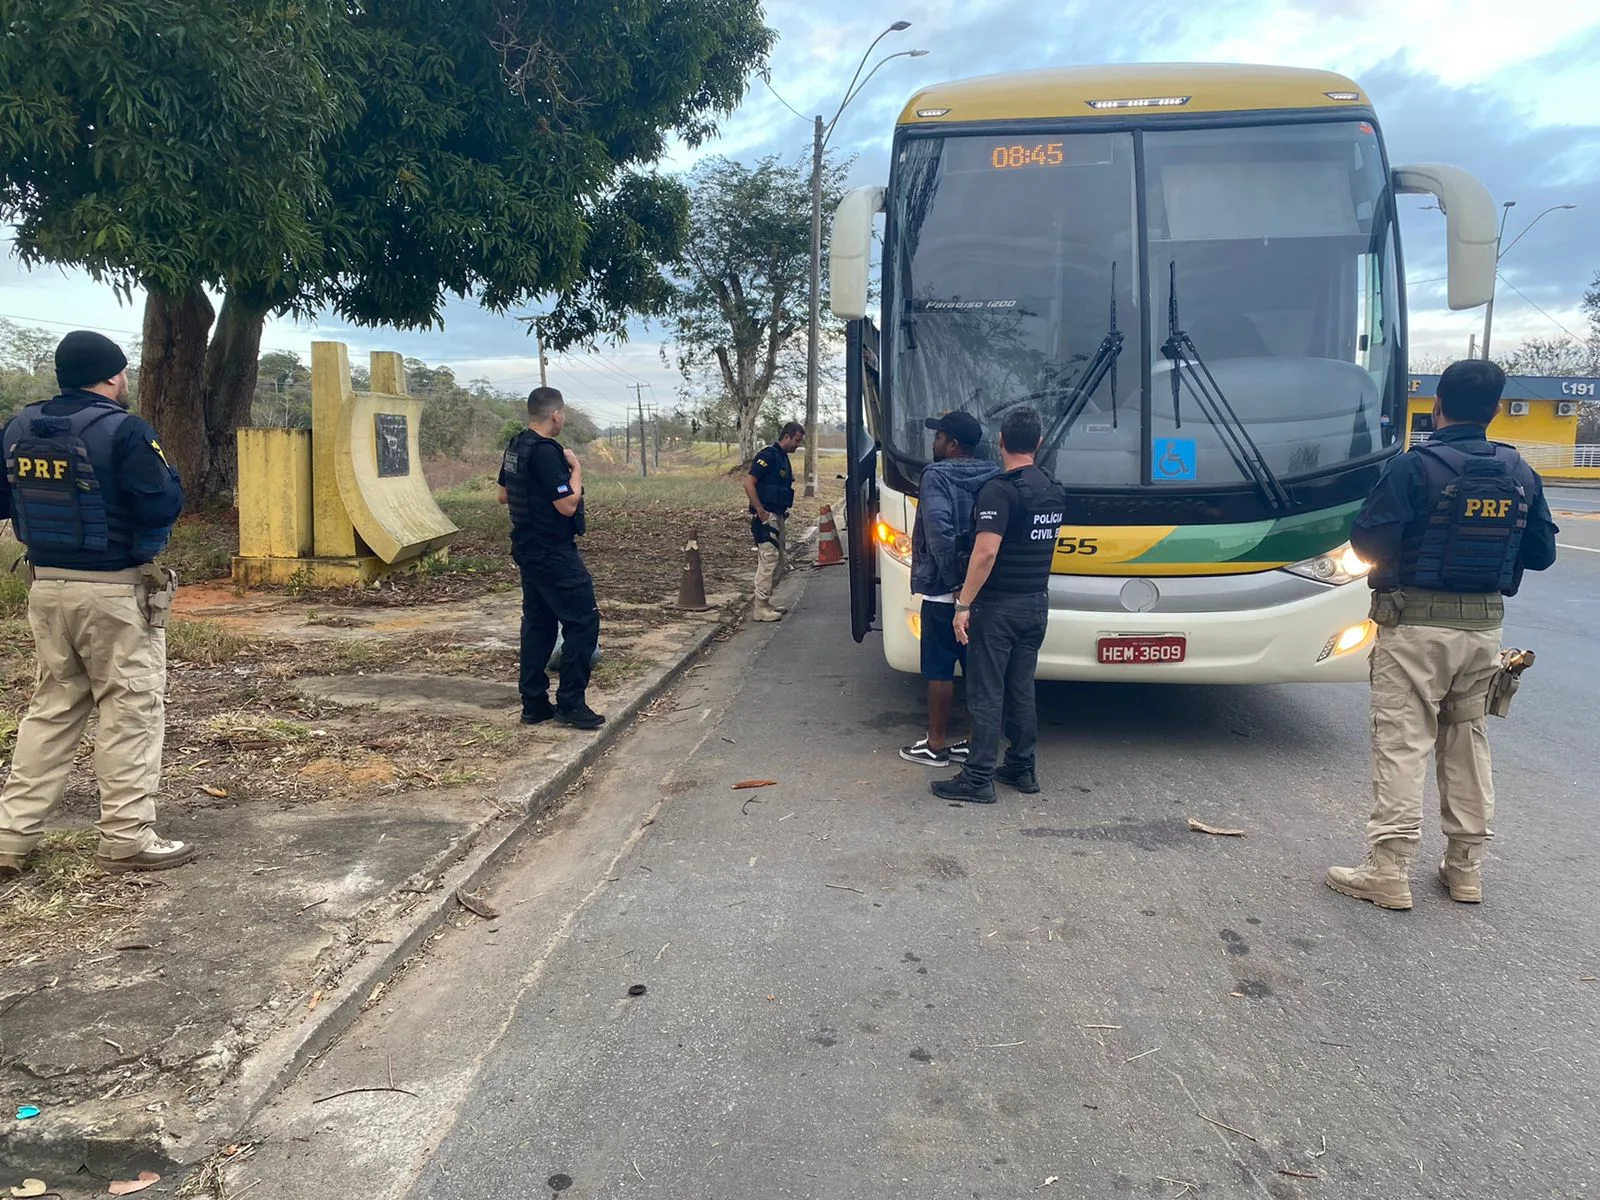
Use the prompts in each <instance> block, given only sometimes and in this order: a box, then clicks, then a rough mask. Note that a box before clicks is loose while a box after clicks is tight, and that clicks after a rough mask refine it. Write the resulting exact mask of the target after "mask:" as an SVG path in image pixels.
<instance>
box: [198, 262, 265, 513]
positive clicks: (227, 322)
mask: <svg viewBox="0 0 1600 1200" xmlns="http://www.w3.org/2000/svg"><path fill="white" fill-rule="evenodd" d="M266 320H267V305H266V304H265V302H264V301H262V300H261V299H259V298H258V297H255V296H252V295H250V294H248V293H245V292H240V291H229V292H228V294H227V295H226V296H225V297H224V298H223V301H222V312H221V313H219V314H218V316H217V328H216V332H215V333H214V334H213V335H212V338H211V347H210V349H209V350H207V352H206V361H205V385H204V393H203V394H204V406H205V431H206V444H207V458H206V473H205V478H204V481H203V483H202V485H201V489H200V490H201V492H202V494H203V495H204V497H205V499H206V501H207V502H209V503H216V502H217V501H224V500H226V501H231V500H232V499H233V491H234V488H235V487H236V486H237V484H238V481H239V442H238V438H237V437H236V436H235V434H236V432H237V430H238V429H239V427H240V426H241V425H245V424H248V423H249V420H250V405H251V402H252V401H253V400H254V399H255V394H256V374H257V368H258V367H259V365H260V361H261V331H262V328H263V327H264V326H265V324H266Z"/></svg>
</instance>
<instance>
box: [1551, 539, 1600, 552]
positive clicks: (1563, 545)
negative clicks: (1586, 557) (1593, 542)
mask: <svg viewBox="0 0 1600 1200" xmlns="http://www.w3.org/2000/svg"><path fill="white" fill-rule="evenodd" d="M1556 545H1557V546H1559V547H1561V549H1563V550H1582V551H1583V552H1584V553H1585V554H1600V550H1596V549H1595V548H1594V547H1593V546H1572V545H1568V544H1567V543H1566V542H1557V543H1556Z"/></svg>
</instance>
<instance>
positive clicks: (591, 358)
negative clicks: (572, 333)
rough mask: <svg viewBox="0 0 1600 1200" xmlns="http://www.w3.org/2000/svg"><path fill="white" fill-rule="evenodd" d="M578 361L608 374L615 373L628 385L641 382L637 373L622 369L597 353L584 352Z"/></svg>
mask: <svg viewBox="0 0 1600 1200" xmlns="http://www.w3.org/2000/svg"><path fill="white" fill-rule="evenodd" d="M578 361H579V362H582V363H588V364H589V365H591V366H594V367H598V368H599V369H600V370H602V371H605V372H607V373H608V374H611V375H615V376H616V377H617V378H618V379H621V380H622V381H624V382H625V383H626V384H627V385H628V386H629V387H632V386H633V385H634V384H636V383H641V382H643V381H642V380H641V379H640V378H639V377H638V376H637V375H635V374H633V373H632V372H631V371H627V370H624V369H623V368H622V367H619V366H617V365H616V364H615V363H613V362H611V361H610V360H609V359H606V358H602V357H600V356H599V355H598V354H595V355H588V354H586V355H584V356H583V357H581V358H579V359H578Z"/></svg>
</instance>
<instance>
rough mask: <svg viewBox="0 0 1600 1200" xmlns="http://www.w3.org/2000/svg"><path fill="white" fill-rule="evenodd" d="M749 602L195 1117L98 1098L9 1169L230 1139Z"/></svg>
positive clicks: (388, 926)
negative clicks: (177, 1117)
mask: <svg viewBox="0 0 1600 1200" xmlns="http://www.w3.org/2000/svg"><path fill="white" fill-rule="evenodd" d="M747 608H748V606H747V605H741V606H740V607H739V608H738V609H737V610H735V611H734V612H733V613H732V614H731V615H729V616H726V617H724V618H722V619H719V620H718V621H716V622H715V623H714V624H708V625H707V626H706V628H705V629H704V630H703V631H702V632H701V633H700V634H699V635H698V636H697V637H695V638H694V639H693V640H692V641H691V642H690V643H689V645H687V646H686V647H684V649H683V650H682V652H681V653H680V654H679V655H678V657H677V658H676V659H675V660H673V661H671V662H669V663H667V664H666V665H665V666H664V667H662V668H661V669H660V673H659V674H658V675H657V676H656V677H655V678H654V679H652V680H651V681H650V682H648V683H647V684H646V685H645V686H644V688H642V689H641V690H640V692H639V693H638V694H637V695H636V696H634V698H633V699H632V700H631V701H629V702H628V703H627V704H626V705H625V706H624V707H623V708H622V710H621V711H620V712H618V713H617V714H616V715H614V716H612V717H611V718H610V719H609V720H608V721H607V722H606V724H605V727H604V728H603V729H602V730H601V731H600V732H599V734H598V735H597V736H595V737H594V738H593V739H592V740H590V741H589V742H587V743H586V744H585V745H584V746H583V748H582V749H581V750H580V751H579V752H578V753H577V754H576V755H575V756H574V757H573V758H572V759H570V760H569V761H568V762H566V763H565V764H563V765H562V766H561V767H560V769H559V770H557V772H556V773H555V774H554V775H553V776H551V777H550V778H549V779H548V780H546V781H545V782H543V783H541V784H540V785H539V786H538V787H536V788H535V789H534V790H533V791H531V792H529V793H527V794H526V795H524V796H523V798H522V800H521V802H520V809H521V811H520V812H519V813H517V814H516V815H515V816H514V817H513V818H512V820H511V821H510V823H509V824H507V825H506V826H505V827H504V828H503V829H498V830H497V829H493V828H492V825H493V824H494V818H490V819H489V820H487V821H485V823H484V824H483V825H482V826H480V827H478V828H477V829H476V830H474V831H472V832H470V833H468V834H466V835H465V836H464V837H463V838H462V839H461V841H459V842H456V843H455V844H453V845H451V846H449V847H447V848H446V849H445V850H444V851H442V852H441V853H440V854H439V855H438V856H437V857H435V858H434V859H433V860H432V861H431V862H429V863H428V864H427V865H426V866H424V868H423V869H422V870H421V871H419V872H418V876H420V877H422V878H428V879H438V880H439V886H438V887H436V888H432V889H430V890H429V891H428V892H427V893H426V894H425V895H424V896H423V897H422V899H421V902H420V903H417V904H415V905H414V906H412V905H411V904H410V903H409V902H407V901H405V900H402V899H400V894H399V893H398V892H395V893H391V894H390V895H389V896H388V897H386V898H385V899H384V900H382V901H380V902H379V903H378V904H377V905H374V907H373V908H372V909H369V910H367V914H366V915H368V916H371V915H375V914H376V915H379V923H378V925H377V926H376V927H375V928H374V929H372V930H371V932H370V933H369V935H368V937H367V939H366V943H367V944H368V945H372V944H374V943H375V942H381V941H385V940H387V944H385V945H383V946H382V947H381V950H382V952H381V953H379V954H374V955H369V956H365V957H361V958H358V959H356V960H355V961H354V962H352V963H350V964H349V966H348V967H347V968H345V970H344V971H343V972H342V973H341V974H340V975H339V977H338V983H337V991H336V992H335V993H334V994H332V995H330V996H328V997H327V998H326V1000H325V1001H324V1002H323V1004H322V1005H321V1006H320V1007H319V1008H318V1009H317V1012H318V1013H320V1014H321V1015H320V1016H308V1017H307V1018H306V1019H305V1020H304V1021H303V1022H302V1023H300V1024H299V1025H295V1026H293V1027H289V1028H283V1029H279V1030H277V1031H276V1032H275V1033H273V1034H272V1035H270V1036H269V1037H268V1038H266V1040H264V1041H263V1042H261V1044H260V1045H258V1046H256V1047H255V1048H254V1049H253V1050H252V1051H251V1052H250V1053H249V1055H248V1056H247V1057H246V1058H245V1059H244V1061H243V1062H242V1064H241V1066H240V1069H239V1072H238V1074H237V1075H236V1076H234V1078H233V1079H232V1080H230V1081H229V1082H228V1083H227V1084H225V1085H224V1086H223V1088H222V1089H221V1090H220V1091H219V1092H218V1094H217V1095H216V1097H214V1098H213V1099H212V1100H210V1101H208V1102H207V1103H206V1104H205V1105H203V1106H202V1107H201V1108H200V1109H199V1110H198V1111H197V1112H196V1114H195V1115H194V1117H193V1118H192V1120H182V1121H181V1122H179V1121H175V1122H173V1123H172V1124H171V1125H168V1124H167V1123H165V1122H163V1120H162V1119H161V1117H160V1116H158V1115H150V1114H146V1113H144V1111H143V1110H142V1109H141V1110H138V1111H137V1112H136V1113H130V1112H128V1111H126V1110H125V1109H118V1108H114V1107H112V1106H109V1105H98V1104H95V1103H94V1102H90V1103H87V1104H83V1105H77V1106H74V1108H75V1109H76V1110H77V1111H76V1112H75V1113H72V1114H64V1115H61V1116H58V1117H55V1118H54V1119H53V1121H52V1123H51V1124H50V1125H49V1126H39V1127H37V1129H34V1128H30V1127H28V1126H14V1127H13V1128H12V1129H11V1130H10V1131H9V1132H8V1134H7V1136H6V1137H5V1138H4V1139H3V1140H0V1169H3V1170H7V1171H13V1170H21V1171H26V1172H29V1173H34V1174H39V1173H54V1174H56V1175H73V1174H76V1173H77V1172H78V1171H80V1170H83V1169H87V1170H88V1171H89V1172H90V1173H91V1174H94V1175H99V1176H104V1177H107V1178H113V1177H115V1178H126V1177H127V1176H126V1172H127V1171H129V1170H133V1171H135V1172H137V1171H139V1170H141V1169H153V1170H157V1171H162V1172H167V1171H174V1170H179V1169H182V1168H185V1167H189V1166H192V1165H193V1164H194V1163H196V1162H198V1161H199V1160H200V1159H202V1158H204V1157H205V1156H206V1155H207V1154H209V1153H210V1152H211V1151H212V1150H213V1149H214V1148H215V1147H216V1146H218V1145H221V1144H225V1143H226V1141H228V1140H229V1139H230V1138H231V1137H232V1136H233V1135H234V1134H236V1133H238V1132H240V1131H241V1130H243V1129H244V1127H245V1126H247V1125H248V1124H249V1122H250V1121H251V1120H253V1119H254V1118H255V1115H256V1114H257V1113H258V1112H259V1111H260V1110H261V1109H262V1108H263V1107H264V1106H265V1105H266V1103H267V1102H268V1101H269V1100H270V1099H271V1098H272V1097H273V1095H275V1094H276V1093H277V1092H278V1091H279V1090H280V1089H281V1088H282V1087H283V1086H284V1085H285V1084H286V1083H287V1082H288V1081H289V1080H290V1079H291V1078H292V1077H293V1076H294V1075H296V1074H297V1073H299V1072H300V1071H301V1070H303V1069H304V1068H305V1067H306V1066H307V1065H308V1064H309V1063H310V1062H311V1061H312V1060H313V1059H315V1058H316V1057H317V1056H318V1055H320V1054H322V1053H323V1052H324V1051H325V1050H326V1049H327V1048H328V1047H329V1046H330V1045H332V1044H333V1042H334V1041H335V1040H336V1039H337V1038H338V1037H339V1036H340V1035H341V1034H342V1033H343V1032H344V1031H345V1029H346V1028H347V1027H348V1026H349V1025H350V1024H351V1023H352V1022H353V1021H354V1020H355V1019H356V1017H358V1016H359V1015H360V1013H361V1010H362V1008H363V1007H364V1006H365V1005H366V1003H367V1001H368V1000H369V999H370V998H372V996H373V995H374V992H375V989H379V988H381V987H382V986H383V985H384V984H385V983H386V982H387V981H388V980H389V978H390V977H391V976H393V975H394V974H395V973H396V972H397V971H398V970H400V968H401V967H402V965H403V964H404V963H405V961H406V960H407V959H409V958H411V957H412V956H413V955H414V954H416V953H417V951H418V950H420V949H421V948H422V946H423V944H424V943H425V942H426V941H427V939H428V938H430V937H431V936H432V935H433V934H434V933H435V932H436V931H437V930H438V929H439V927H440V926H441V925H443V924H444V922H445V920H446V919H447V918H448V917H449V916H450V915H451V913H452V912H453V911H454V910H455V909H456V908H458V907H459V905H458V904H457V902H456V899H455V893H456V891H457V890H458V889H464V890H467V891H471V890H472V889H473V888H474V887H475V886H476V885H477V884H478V883H479V882H480V881H482V880H484V879H485V878H487V876H488V875H489V874H490V873H492V872H493V871H494V870H495V869H496V868H497V867H498V866H499V865H500V864H501V863H502V862H503V861H504V860H505V859H506V858H507V856H508V855H509V854H510V853H511V852H512V851H513V850H514V849H516V847H517V846H518V844H519V843H520V842H521V841H522V838H523V837H524V836H525V835H526V834H527V833H528V832H529V831H530V830H531V829H532V828H533V826H535V825H536V824H537V823H538V821H539V820H540V818H542V817H543V816H544V815H545V814H546V813H548V812H549V811H550V809H551V807H552V806H553V805H554V803H555V801H556V800H558V799H559V798H560V797H561V796H562V795H564V794H565V793H566V792H567V791H568V789H570V788H571V787H572V786H573V784H575V783H577V782H578V780H579V779H580V778H581V777H582V776H583V774H584V773H585V772H586V771H588V770H589V768H590V767H591V766H593V765H594V763H595V762H596V761H598V760H599V759H600V758H601V757H602V756H604V755H605V754H606V753H608V752H609V751H610V749H611V748H612V746H613V745H614V744H615V743H616V742H617V741H618V740H620V739H621V737H622V736H623V735H624V734H625V733H627V732H628V731H629V730H631V729H632V727H633V723H634V721H635V720H636V719H637V717H638V716H639V714H640V713H641V712H642V711H643V710H644V709H645V708H647V707H648V706H649V705H650V704H652V703H653V702H654V701H655V700H656V699H658V698H659V697H660V696H661V695H662V693H664V692H665V691H666V690H667V689H668V688H670V687H671V686H672V685H673V684H675V683H676V682H677V681H678V680H679V679H680V678H681V677H682V676H683V675H684V673H685V672H686V671H687V670H689V668H690V667H691V666H692V665H693V664H694V663H695V661H696V660H697V659H699V658H700V657H701V656H702V655H703V654H704V653H705V651H706V649H707V647H709V646H710V645H711V644H712V642H713V641H715V640H716V639H717V638H718V637H719V636H720V635H721V634H723V633H724V632H725V631H727V630H728V629H730V628H733V627H735V626H736V625H738V624H739V623H740V622H741V621H742V620H743V619H744V617H745V616H746V611H747ZM385 904H387V905H388V906H390V909H391V911H390V912H388V913H387V914H383V913H382V909H383V906H384V905H385ZM402 906H404V907H403V909H402ZM174 1126H177V1127H176V1128H174Z"/></svg>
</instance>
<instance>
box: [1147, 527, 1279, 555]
mask: <svg viewBox="0 0 1600 1200" xmlns="http://www.w3.org/2000/svg"><path fill="white" fill-rule="evenodd" d="M1273 524H1274V522H1272V521H1248V522H1245V523H1243V524H1239V525H1180V526H1179V527H1178V528H1177V529H1174V530H1173V531H1172V532H1171V533H1169V534H1168V535H1167V536H1166V537H1164V538H1162V539H1161V540H1160V541H1159V542H1157V543H1156V544H1155V545H1154V546H1151V547H1150V549H1148V550H1146V551H1145V552H1144V553H1143V554H1141V555H1139V557H1138V558H1135V559H1131V560H1130V561H1129V564H1128V565H1129V566H1137V565H1139V564H1140V563H1219V562H1237V561H1238V560H1240V559H1242V558H1244V557H1245V556H1246V555H1248V554H1250V552H1251V551H1252V550H1254V549H1255V548H1256V547H1257V546H1259V545H1260V544H1261V541H1262V539H1263V538H1265V537H1267V536H1268V535H1269V534H1270V533H1271V532H1272V528H1273Z"/></svg>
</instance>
